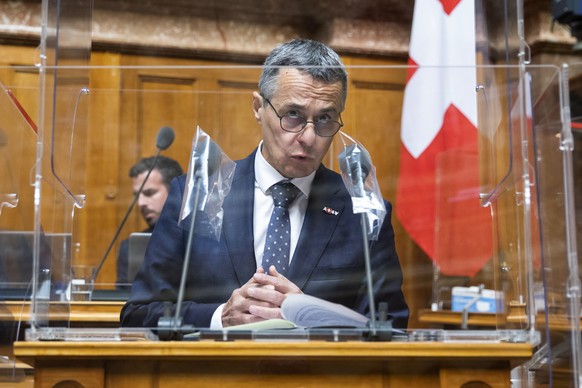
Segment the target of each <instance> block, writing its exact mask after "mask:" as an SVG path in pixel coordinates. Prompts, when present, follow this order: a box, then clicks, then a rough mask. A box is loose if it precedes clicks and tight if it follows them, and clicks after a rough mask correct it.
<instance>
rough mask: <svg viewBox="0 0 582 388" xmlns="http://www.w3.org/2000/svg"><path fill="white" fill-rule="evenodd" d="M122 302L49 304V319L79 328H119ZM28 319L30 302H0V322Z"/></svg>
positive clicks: (26, 320) (25, 320)
mask: <svg viewBox="0 0 582 388" xmlns="http://www.w3.org/2000/svg"><path fill="white" fill-rule="evenodd" d="M123 305H124V302H99V301H91V302H71V303H70V304H63V303H58V302H51V303H50V309H51V319H54V320H65V321H67V320H68V321H69V322H71V326H80V327H87V326H90V327H96V326H99V327H119V313H120V312H121V308H122V307H123ZM29 319H30V302H16V301H2V302H0V320H20V321H22V322H28V320H29Z"/></svg>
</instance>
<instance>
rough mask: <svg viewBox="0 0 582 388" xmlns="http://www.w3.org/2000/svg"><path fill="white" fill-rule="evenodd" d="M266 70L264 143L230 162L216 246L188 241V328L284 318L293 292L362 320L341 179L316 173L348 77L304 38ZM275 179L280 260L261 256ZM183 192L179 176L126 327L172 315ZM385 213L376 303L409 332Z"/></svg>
mask: <svg viewBox="0 0 582 388" xmlns="http://www.w3.org/2000/svg"><path fill="white" fill-rule="evenodd" d="M264 65H265V66H264V68H263V73H262V75H261V78H260V81H259V91H258V92H254V93H253V113H254V116H255V118H256V120H257V123H258V124H259V126H260V127H261V131H262V141H261V143H260V144H259V146H258V148H257V149H256V150H255V151H254V152H253V153H252V154H251V155H249V156H248V157H247V158H246V159H243V160H240V161H238V162H237V164H236V169H235V173H234V179H233V181H232V187H231V190H230V193H229V194H228V195H227V196H226V198H225V199H224V203H223V210H224V218H223V225H222V233H221V237H220V241H218V242H217V241H216V240H214V239H212V238H206V237H202V236H199V235H196V234H195V235H194V241H193V244H192V248H191V250H192V251H191V255H190V263H189V268H188V279H187V286H186V293H185V297H184V303H183V305H182V310H181V311H182V313H183V314H182V318H183V323H184V324H189V325H194V326H196V327H211V328H221V327H227V326H232V325H238V324H244V323H251V322H257V321H261V320H264V319H269V318H280V317H281V310H280V306H281V304H282V303H283V301H284V299H285V298H286V296H287V295H289V294H295V293H305V294H309V295H313V296H316V297H319V298H322V299H325V300H328V301H331V302H335V303H340V304H343V305H345V306H347V307H349V308H351V309H353V310H355V311H358V312H360V313H362V314H368V313H369V304H368V297H367V287H366V277H365V263H364V247H363V242H362V235H361V224H360V216H359V214H354V213H353V208H352V201H351V197H350V195H349V193H348V191H347V190H346V188H345V186H344V184H343V181H342V179H341V176H340V175H338V174H337V173H335V172H333V171H331V170H329V169H327V168H325V167H324V166H323V165H322V164H321V161H322V159H323V157H324V155H325V154H326V152H327V150H328V148H329V147H330V145H331V143H332V140H333V136H334V135H335V134H336V133H337V132H338V130H339V129H340V127H341V126H342V125H343V124H342V121H341V112H342V111H343V110H344V108H345V101H346V96H347V73H346V70H345V68H344V66H343V64H342V62H341V60H340V58H339V56H338V55H337V54H336V53H335V52H334V51H333V50H331V49H330V48H329V47H327V46H325V45H323V44H321V43H319V42H314V41H311V40H305V39H296V40H293V41H290V42H287V43H285V44H283V45H281V46H278V47H277V48H275V49H274V50H273V51H272V52H271V54H269V56H268V57H267V59H266V60H265V63H264ZM281 66H282V67H281ZM280 181H286V182H288V181H290V182H291V183H292V184H293V185H292V186H291V191H294V192H296V193H297V194H296V196H295V197H294V199H293V200H292V202H291V204H290V205H289V207H288V211H287V213H288V218H289V222H288V223H290V231H289V235H290V238H289V245H290V247H286V250H287V251H288V254H287V253H285V254H281V255H279V254H275V255H271V254H268V255H265V258H263V253H264V251H267V250H270V249H271V242H269V239H270V238H271V236H270V235H271V229H270V227H269V225H268V224H269V222H267V220H270V217H271V214H272V212H273V209H274V208H276V207H278V206H279V205H280V204H277V206H275V204H274V202H273V197H274V196H275V195H276V192H277V191H279V187H281V186H278V185H277V186H276V185H274V184H276V183H277V182H280ZM184 186H185V177H184V176H182V177H180V178H179V179H177V180H174V181H173V182H172V188H171V190H170V196H169V198H168V200H167V202H166V205H165V207H164V209H163V211H162V214H161V216H160V219H159V221H158V224H157V227H156V229H155V231H154V233H153V236H152V239H151V240H150V245H149V247H148V250H147V252H146V259H145V265H144V266H143V267H142V268H141V269H140V271H139V272H138V274H137V276H136V279H135V281H134V284H133V288H132V294H131V296H130V298H129V300H128V302H127V304H126V305H125V307H124V308H123V310H122V313H121V319H122V325H124V326H145V327H156V326H157V323H158V319H159V317H160V316H162V315H163V313H164V310H165V309H166V308H167V307H168V304H169V305H172V303H174V306H173V308H175V302H176V299H177V290H178V285H179V283H180V277H181V271H182V263H183V261H184V252H185V250H186V241H187V236H188V228H189V225H190V222H188V218H186V220H185V222H183V223H182V224H181V226H179V225H178V223H177V220H178V215H179V212H180V208H181V203H182V198H183V195H184ZM285 187H286V189H285V190H289V186H288V184H286V186H285ZM276 201H277V200H276ZM386 208H387V210H388V214H387V217H386V220H385V221H384V223H383V226H382V229H381V231H380V234H379V238H378V240H377V241H373V242H372V243H371V245H370V255H371V264H372V272H373V292H374V295H375V298H376V303H380V302H387V303H388V310H389V314H390V316H391V318H392V319H393V324H394V326H395V327H399V328H405V327H406V325H407V322H408V307H407V305H406V302H405V300H404V296H403V293H402V290H401V286H402V271H401V269H400V264H399V262H398V256H397V254H396V251H395V246H394V232H393V228H392V225H391V222H390V216H391V206H390V204H389V203H386ZM189 217H190V216H189ZM196 221H197V222H198V219H196ZM281 238H282V237H281ZM267 245H268V246H269V247H268V248H266V246H267ZM287 255H288V257H289V258H290V261H289V259H288V258H286V259H284V258H285V257H286V256H287ZM267 257H268V260H270V261H269V264H265V263H266V261H265V260H267ZM278 261H280V262H281V264H279V263H277V262H278ZM279 265H280V267H279ZM283 272H284V273H283Z"/></svg>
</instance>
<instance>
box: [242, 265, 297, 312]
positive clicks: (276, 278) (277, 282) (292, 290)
mask: <svg viewBox="0 0 582 388" xmlns="http://www.w3.org/2000/svg"><path fill="white" fill-rule="evenodd" d="M252 280H253V281H254V282H255V283H256V284H257V285H258V286H255V287H252V288H249V289H248V290H247V294H248V296H249V298H251V299H250V300H251V301H252V303H251V304H250V305H249V313H250V314H252V315H254V316H257V317H260V318H263V319H273V318H282V315H281V305H282V304H283V301H284V300H285V298H286V297H287V295H289V294H302V292H301V289H300V288H299V287H297V286H296V285H295V284H294V283H293V282H291V281H290V280H289V279H287V278H286V277H285V276H283V275H281V274H280V273H279V272H277V270H276V269H275V266H271V267H270V268H269V274H266V273H265V272H264V271H257V273H255V274H254V276H253V279H252Z"/></svg>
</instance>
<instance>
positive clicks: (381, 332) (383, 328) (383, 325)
mask: <svg viewBox="0 0 582 388" xmlns="http://www.w3.org/2000/svg"><path fill="white" fill-rule="evenodd" d="M338 160H339V165H340V170H341V172H342V175H347V176H349V177H350V178H351V183H352V185H353V191H354V192H353V197H352V200H353V199H354V198H363V197H364V196H365V194H364V180H365V179H366V177H367V176H368V174H369V173H370V170H371V169H372V158H371V157H370V154H369V153H368V151H366V149H365V148H364V147H361V146H360V147H358V145H357V144H350V145H349V146H346V147H344V150H343V151H342V152H341V153H340V154H339V155H338ZM344 183H345V184H346V185H347V182H346V181H345V180H344ZM348 191H349V188H348ZM360 223H361V225H362V241H363V247H364V263H365V267H366V285H367V289H368V302H369V306H370V321H369V322H368V327H369V329H370V339H372V340H376V339H379V340H383V341H389V340H390V339H391V338H392V321H391V320H387V319H386V318H387V314H386V312H387V311H388V308H387V306H386V305H384V304H382V303H381V306H380V312H381V314H380V315H381V316H382V317H381V318H380V320H379V321H378V320H377V319H376V302H375V297H374V291H373V289H374V286H373V281H372V265H371V262H370V246H369V241H368V213H366V212H362V213H360Z"/></svg>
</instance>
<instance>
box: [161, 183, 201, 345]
mask: <svg viewBox="0 0 582 388" xmlns="http://www.w3.org/2000/svg"><path fill="white" fill-rule="evenodd" d="M200 178H201V177H200V172H197V173H195V177H194V179H195V182H194V190H195V191H196V193H195V194H194V204H193V205H194V206H193V207H192V213H191V214H192V219H191V220H190V230H189V231H188V241H187V243H186V253H185V254H184V264H183V265H182V277H181V278H180V288H179V289H178V299H177V301H176V311H175V313H174V316H173V317H172V316H171V308H167V309H166V311H165V313H164V316H163V317H160V319H158V338H160V339H161V340H164V341H173V340H181V339H182V338H183V336H184V330H182V329H183V327H182V302H183V301H184V293H185V291H186V277H187V276H188V267H189V265H190V252H191V251H192V240H193V238H194V225H195V223H196V213H197V212H198V201H199V197H200V189H201V184H202V179H200Z"/></svg>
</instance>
